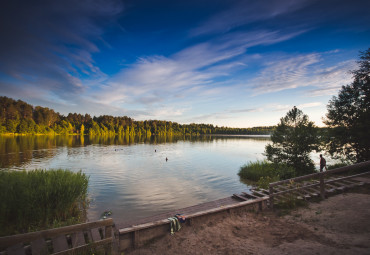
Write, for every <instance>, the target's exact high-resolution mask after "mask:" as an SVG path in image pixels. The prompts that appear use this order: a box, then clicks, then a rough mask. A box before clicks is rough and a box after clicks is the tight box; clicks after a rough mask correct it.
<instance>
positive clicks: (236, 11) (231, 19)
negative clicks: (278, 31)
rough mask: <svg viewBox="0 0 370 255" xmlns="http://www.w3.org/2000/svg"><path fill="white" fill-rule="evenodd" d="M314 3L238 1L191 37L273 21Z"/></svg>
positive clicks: (194, 31)
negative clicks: (258, 22)
mask: <svg viewBox="0 0 370 255" xmlns="http://www.w3.org/2000/svg"><path fill="white" fill-rule="evenodd" d="M310 2H311V3H312V1H308V0H296V1H291V0H270V1H255V0H246V1H237V3H236V4H235V5H233V6H232V7H231V8H229V9H227V10H225V11H223V12H221V13H217V14H216V15H214V16H212V17H211V18H209V19H208V20H207V21H205V22H204V23H203V24H201V25H200V26H198V27H197V28H195V29H192V30H191V31H190V35H192V36H199V35H204V34H214V33H225V32H228V31H230V30H232V29H234V28H236V27H239V26H243V25H246V24H250V23H253V22H257V21H263V20H268V19H272V18H275V17H278V16H281V15H285V14H287V13H291V12H294V11H296V10H299V9H302V8H304V7H305V6H307V5H308V3H310Z"/></svg>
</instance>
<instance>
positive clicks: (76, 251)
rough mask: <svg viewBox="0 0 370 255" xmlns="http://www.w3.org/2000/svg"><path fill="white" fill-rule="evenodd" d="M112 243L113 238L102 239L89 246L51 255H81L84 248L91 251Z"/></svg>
mask: <svg viewBox="0 0 370 255" xmlns="http://www.w3.org/2000/svg"><path fill="white" fill-rule="evenodd" d="M112 243H113V237H110V238H106V239H103V240H100V241H97V242H94V243H91V244H85V245H84V246H80V247H76V248H72V249H69V250H64V251H60V252H56V253H53V255H67V254H68V255H71V254H81V253H82V252H83V251H85V250H86V248H88V249H91V248H96V247H101V246H104V245H108V244H112Z"/></svg>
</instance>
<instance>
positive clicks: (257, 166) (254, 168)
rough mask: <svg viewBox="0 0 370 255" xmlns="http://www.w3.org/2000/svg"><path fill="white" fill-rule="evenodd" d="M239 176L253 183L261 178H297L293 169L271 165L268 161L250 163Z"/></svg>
mask: <svg viewBox="0 0 370 255" xmlns="http://www.w3.org/2000/svg"><path fill="white" fill-rule="evenodd" d="M238 175H239V176H240V178H242V179H247V180H251V181H259V180H260V179H261V177H270V178H273V179H276V178H275V177H277V178H278V179H290V178H293V177H294V176H295V175H294V169H293V168H292V167H289V166H288V165H286V164H282V163H269V162H267V161H256V162H249V163H248V164H246V165H244V166H242V167H241V168H240V170H239V173H238Z"/></svg>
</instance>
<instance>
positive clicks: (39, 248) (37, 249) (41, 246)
mask: <svg viewBox="0 0 370 255" xmlns="http://www.w3.org/2000/svg"><path fill="white" fill-rule="evenodd" d="M31 250H32V255H46V254H48V247H47V244H46V241H45V239H43V238H41V239H37V240H35V241H32V242H31Z"/></svg>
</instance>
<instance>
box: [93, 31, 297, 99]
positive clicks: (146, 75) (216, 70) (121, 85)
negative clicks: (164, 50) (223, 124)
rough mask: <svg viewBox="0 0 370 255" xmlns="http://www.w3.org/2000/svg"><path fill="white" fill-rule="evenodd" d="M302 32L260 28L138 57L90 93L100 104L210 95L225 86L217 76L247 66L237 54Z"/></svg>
mask: <svg viewBox="0 0 370 255" xmlns="http://www.w3.org/2000/svg"><path fill="white" fill-rule="evenodd" d="M303 32H304V30H303V31H294V32H291V33H287V32H282V31H266V30H261V31H253V32H248V33H241V32H239V33H231V34H228V35H225V36H222V37H220V38H218V39H217V40H213V41H212V42H210V41H209V42H203V43H199V44H196V45H193V46H190V47H187V48H185V49H183V50H181V51H179V52H177V53H174V54H173V55H171V56H168V57H165V56H151V57H145V58H140V59H138V61H137V62H136V63H134V64H132V65H131V66H129V67H127V68H124V69H122V70H121V72H120V73H119V74H117V75H115V76H114V77H112V78H111V79H108V80H107V81H106V82H105V83H104V84H105V85H104V86H101V88H100V89H99V92H98V93H94V94H93V95H92V96H93V97H94V98H95V99H96V100H98V101H99V102H102V103H110V104H117V105H119V104H124V103H139V104H144V105H151V104H153V103H162V102H164V101H167V102H168V101H171V100H176V99H179V98H184V97H192V98H195V97H199V96H202V95H204V96H205V95H206V94H207V95H210V93H211V92H212V93H213V94H215V93H220V92H222V91H224V90H225V88H223V89H222V88H219V87H218V84H221V83H219V81H218V79H219V78H222V77H227V76H230V75H231V74H232V73H233V72H236V71H237V70H242V69H243V68H247V64H246V63H245V62H244V61H243V60H241V59H240V57H241V56H243V55H244V54H245V52H246V50H247V49H248V48H249V47H253V46H257V45H270V44H274V43H277V42H281V41H284V40H288V39H290V38H292V37H295V36H297V35H298V34H300V33H303ZM251 58H254V56H251ZM220 86H222V85H220ZM228 86H235V84H228ZM229 89H230V87H229Z"/></svg>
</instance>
